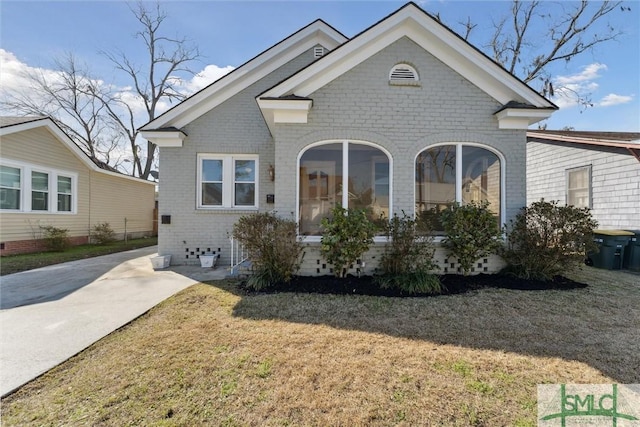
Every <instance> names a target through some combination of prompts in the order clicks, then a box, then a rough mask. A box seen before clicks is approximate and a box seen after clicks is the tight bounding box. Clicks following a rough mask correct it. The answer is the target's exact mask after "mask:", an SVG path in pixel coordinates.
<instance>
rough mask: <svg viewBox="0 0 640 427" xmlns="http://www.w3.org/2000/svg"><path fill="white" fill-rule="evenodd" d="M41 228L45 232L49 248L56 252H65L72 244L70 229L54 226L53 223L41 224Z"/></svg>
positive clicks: (46, 243)
mask: <svg viewBox="0 0 640 427" xmlns="http://www.w3.org/2000/svg"><path fill="white" fill-rule="evenodd" d="M40 228H41V229H42V231H43V233H44V240H45V245H46V246H47V249H49V250H51V251H55V252H63V251H65V250H66V249H68V248H69V246H71V241H70V240H69V230H68V229H66V228H58V227H54V226H53V225H47V226H40Z"/></svg>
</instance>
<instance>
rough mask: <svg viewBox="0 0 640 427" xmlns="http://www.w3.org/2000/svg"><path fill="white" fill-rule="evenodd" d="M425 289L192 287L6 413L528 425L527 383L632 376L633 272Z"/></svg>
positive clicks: (633, 379)
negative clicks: (356, 291)
mask: <svg viewBox="0 0 640 427" xmlns="http://www.w3.org/2000/svg"><path fill="white" fill-rule="evenodd" d="M583 270H584V271H583V272H581V273H578V276H577V277H575V280H578V281H583V282H587V283H589V285H590V286H589V287H588V288H584V289H573V290H566V291H559V290H547V291H516V290H507V289H488V288H485V289H481V290H476V291H472V292H468V293H465V294H459V295H448V296H439V297H432V298H388V297H371V296H359V295H348V296H337V295H320V294H293V293H279V294H250V295H247V294H244V293H242V292H240V291H239V290H238V287H237V282H234V281H223V282H213V283H210V284H198V285H195V286H193V287H191V288H189V289H187V290H185V291H183V292H181V293H180V294H178V295H177V296H175V297H173V298H171V299H169V300H167V301H165V302H164V303H162V304H161V305H159V306H158V307H156V308H154V309H153V310H151V311H150V312H149V313H147V314H146V315H145V316H143V317H141V318H139V319H138V320H136V321H135V322H133V323H131V324H130V325H128V326H127V327H124V328H123V329H121V330H119V331H117V332H115V333H113V334H111V335H109V336H108V337H106V338H105V339H103V340H101V341H100V342H98V343H96V344H95V345H93V346H92V347H90V348H89V349H87V350H86V351H84V352H82V353H81V354H79V355H78V356H76V357H74V358H72V359H71V360H69V361H68V362H66V363H64V364H62V365H60V366H59V367H57V368H55V369H53V370H52V371H50V372H49V373H47V374H45V375H44V376H42V377H40V378H39V379H37V380H35V381H33V382H32V383H30V384H27V385H26V386H24V387H22V388H21V389H19V390H18V391H17V392H15V393H14V394H12V395H10V396H8V397H7V398H5V399H4V400H3V402H2V421H3V425H7V426H9V425H118V426H120V425H151V424H152V425H184V426H192V425H215V426H218V425H223V426H245V425H251V426H283V425H291V426H302V425H310V426H328V425H331V426H340V425H341V426H388V425H406V426H415V425H421V426H428V425H433V426H449V425H452V426H455V425H458V426H481V425H486V426H534V425H536V411H537V407H536V384H540V383H614V382H615V383H639V382H640V372H639V371H638V369H637V367H638V366H640V339H639V337H638V325H639V324H640V276H634V275H631V274H627V273H621V272H606V271H602V270H595V269H593V268H587V267H585V268H584V269H583Z"/></svg>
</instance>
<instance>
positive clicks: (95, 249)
mask: <svg viewBox="0 0 640 427" xmlns="http://www.w3.org/2000/svg"><path fill="white" fill-rule="evenodd" d="M157 244H158V238H157V237H145V238H141V239H129V240H128V241H127V242H125V241H124V240H118V241H115V242H112V243H109V244H108V245H80V246H72V247H70V248H69V249H67V250H65V251H64V252H38V253H33V254H22V255H9V256H3V257H2V258H1V259H0V275H5V274H13V273H19V272H21V271H26V270H33V269H34V268H40V267H46V266H47V265H53V264H60V263H62V262H69V261H76V260H79V259H84V258H92V257H96V256H100V255H108V254H113V253H116V252H124V251H130V250H132V249H138V248H144V247H147V246H153V245H157Z"/></svg>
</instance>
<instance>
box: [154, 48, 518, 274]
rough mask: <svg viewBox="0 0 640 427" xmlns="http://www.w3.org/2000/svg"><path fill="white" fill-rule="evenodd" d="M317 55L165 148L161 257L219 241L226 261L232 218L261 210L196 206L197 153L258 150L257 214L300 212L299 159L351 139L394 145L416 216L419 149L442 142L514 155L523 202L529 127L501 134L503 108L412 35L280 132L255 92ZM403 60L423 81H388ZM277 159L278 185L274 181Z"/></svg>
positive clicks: (510, 204) (309, 264) (405, 197)
mask: <svg viewBox="0 0 640 427" xmlns="http://www.w3.org/2000/svg"><path fill="white" fill-rule="evenodd" d="M312 60H313V52H312V50H310V51H309V52H306V53H305V54H303V55H301V56H300V57H299V58H297V59H295V60H294V61H291V62H290V63H289V64H287V65H285V66H284V67H282V68H281V69H279V70H277V71H276V72H274V73H272V74H271V75H269V76H267V77H265V78H264V79H262V80H260V81H259V82H257V83H255V84H254V85H252V86H251V87H249V88H247V89H245V90H244V91H242V92H240V93H238V94H237V95H235V96H234V97H233V98H231V99H229V100H227V101H226V102H224V103H223V104H221V105H220V106H218V107H216V108H215V109H214V110H212V111H210V112H209V113H207V114H205V115H203V116H202V117H200V118H198V119H196V120H194V121H193V122H192V123H190V124H189V125H188V126H186V127H185V128H184V130H185V132H186V134H187V135H188V136H187V138H186V139H185V141H184V145H183V147H181V148H162V149H161V150H160V163H161V164H162V170H163V181H162V184H161V185H160V187H159V190H160V193H159V214H160V215H171V216H172V220H171V224H168V225H167V224H160V226H159V253H160V254H161V255H172V260H171V262H172V264H191V263H194V264H195V263H197V262H198V261H197V260H192V259H191V258H189V259H187V258H185V257H186V255H185V254H186V249H187V248H191V247H202V246H205V247H209V246H213V247H215V248H220V249H221V259H220V263H219V265H228V263H229V261H230V253H229V250H230V246H229V240H228V239H229V235H230V233H231V230H232V227H233V224H234V223H235V221H237V219H238V218H239V217H240V216H241V215H244V214H247V213H251V212H254V211H236V210H233V211H230V210H227V211H211V210H208V211H207V210H198V209H196V197H197V191H198V189H197V188H196V186H197V177H196V173H197V154H198V153H234V154H236V153H251V154H259V156H260V166H259V167H260V177H259V185H260V191H259V199H260V204H259V210H260V211H271V210H275V211H277V212H278V213H279V214H280V215H283V216H286V217H290V218H295V213H296V210H297V206H296V200H297V195H296V182H297V179H298V169H297V160H298V156H299V154H300V153H301V151H302V150H304V149H305V147H307V146H308V145H309V144H313V143H316V142H320V141H326V140H332V139H338V140H344V139H352V140H361V141H367V142H370V143H374V144H377V145H379V146H381V147H383V148H384V149H386V150H387V151H388V152H390V154H391V157H392V162H393V187H392V192H393V195H392V200H393V211H394V212H396V213H401V212H402V211H405V212H406V213H408V214H410V213H412V212H413V211H414V186H415V182H414V174H415V172H414V168H415V158H416V156H417V155H418V153H420V152H421V151H423V150H425V149H426V148H428V147H429V146H431V145H433V144H438V143H473V144H481V145H484V146H486V147H491V148H493V149H494V150H495V151H497V152H499V153H501V155H502V156H503V157H504V158H505V159H506V164H505V167H504V171H505V174H506V176H505V182H506V186H505V188H503V189H502V191H505V192H506V197H505V198H506V209H505V212H506V219H507V220H508V219H510V218H512V217H514V216H515V214H516V213H517V212H518V210H519V209H520V208H521V207H522V206H524V205H525V201H526V195H525V145H526V135H525V131H524V130H499V129H498V123H497V120H496V119H495V117H494V116H493V113H494V112H495V111H496V110H497V109H498V108H499V107H500V104H499V103H498V102H497V101H496V100H495V99H493V98H491V97H489V96H488V95H487V94H486V93H485V92H483V91H482V90H480V89H479V88H477V87H476V86H474V85H472V84H471V83H470V82H468V81H467V80H466V79H464V78H463V77H461V76H460V75H459V74H457V73H455V72H454V71H453V70H451V69H450V68H448V67H447V66H446V65H444V64H443V63H442V62H440V61H439V60H438V59H437V58H435V57H433V56H432V55H430V54H429V53H428V52H426V51H424V50H423V49H422V48H421V47H419V46H418V45H417V44H415V43H414V42H413V41H411V40H410V39H408V38H402V39H400V40H398V41H396V42H395V43H393V44H392V45H390V46H388V47H387V48H385V49H383V50H382V51H380V52H379V53H377V54H376V55H374V56H372V57H371V58H369V59H367V60H366V61H364V62H363V63H361V64H359V65H358V66H356V67H354V68H353V69H352V70H350V71H348V72H346V73H345V74H343V75H342V76H340V77H338V78H336V79H335V80H334V81H332V82H331V83H329V84H328V85H326V86H325V87H323V88H321V89H320V90H318V91H317V92H315V93H313V94H311V95H310V97H311V98H312V99H313V107H312V109H311V112H310V114H309V120H308V123H306V124H277V125H276V127H275V130H274V135H273V136H272V135H271V134H270V132H269V130H268V128H267V126H266V124H265V122H264V119H263V117H262V115H261V113H260V110H259V108H258V106H257V105H256V101H255V99H254V98H255V96H256V95H258V94H260V93H261V92H263V91H264V90H265V89H267V88H269V87H271V86H273V85H274V84H275V83H277V82H279V81H281V80H282V79H284V78H285V77H287V76H289V75H291V74H293V72H294V71H295V70H297V69H299V68H301V67H303V66H304V65H306V64H308V63H310V62H311V61H312ZM400 62H404V63H409V64H411V65H413V66H414V67H415V68H416V69H417V71H418V73H419V75H420V85H419V86H396V85H390V84H389V82H388V74H389V70H391V68H392V67H393V66H394V65H396V64H397V63H400ZM270 164H273V165H274V166H275V169H276V171H275V176H276V178H275V182H271V181H270V180H269V177H268V167H269V165H270ZM267 194H275V204H267V203H266V195H267ZM376 250H377V249H376ZM376 250H374V252H375V251H376ZM371 256H372V257H373V256H374V255H371ZM317 260H318V257H317V256H316V255H307V257H306V258H305V261H304V265H303V272H308V273H310V274H318V273H317V268H318V267H317V265H318V264H317ZM443 262H444V258H443ZM373 267H374V265H373V263H372V264H371V268H373ZM367 268H368V266H367ZM482 268H484V267H482ZM492 268H493V267H492Z"/></svg>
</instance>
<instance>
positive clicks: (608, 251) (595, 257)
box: [589, 230, 635, 270]
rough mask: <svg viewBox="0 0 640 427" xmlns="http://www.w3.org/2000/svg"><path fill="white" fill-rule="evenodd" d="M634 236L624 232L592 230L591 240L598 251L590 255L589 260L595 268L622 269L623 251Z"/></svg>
mask: <svg viewBox="0 0 640 427" xmlns="http://www.w3.org/2000/svg"><path fill="white" fill-rule="evenodd" d="M634 235H635V234H634V233H631V232H629V231H624V230H593V240H594V241H595V242H596V244H597V245H598V248H599V249H600V251H599V252H598V253H590V254H589V260H590V261H591V262H592V263H593V266H594V267H597V268H604V269H607V270H620V269H622V266H623V263H624V253H625V249H626V248H627V245H628V244H629V241H630V240H631V237H633V236H634Z"/></svg>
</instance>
